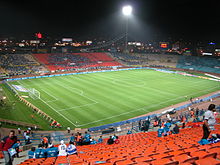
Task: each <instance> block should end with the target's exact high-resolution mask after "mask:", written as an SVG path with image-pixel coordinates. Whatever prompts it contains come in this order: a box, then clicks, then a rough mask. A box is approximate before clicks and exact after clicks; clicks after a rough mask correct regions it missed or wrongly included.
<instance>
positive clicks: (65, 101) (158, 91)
mask: <svg viewBox="0 0 220 165" xmlns="http://www.w3.org/2000/svg"><path fill="white" fill-rule="evenodd" d="M9 83H10V84H11V85H12V84H14V85H22V86H23V87H25V88H35V89H36V90H38V91H39V92H40V99H36V100H34V99H31V98H27V100H28V101H30V102H31V103H33V104H34V105H35V106H37V107H38V108H40V109H41V110H43V111H44V112H46V113H47V114H48V115H50V116H51V117H53V118H54V119H56V120H57V121H58V122H60V123H61V125H63V126H64V127H65V128H66V127H67V126H70V127H71V128H75V127H80V128H89V127H93V126H99V125H103V124H108V123H113V122H118V121H122V120H126V119H129V118H132V117H136V116H139V115H143V114H146V113H148V112H151V111H155V110H158V109H161V108H164V107H167V106H170V105H172V104H177V103H180V102H184V101H187V100H188V99H189V98H190V97H193V98H194V97H199V96H201V95H204V94H207V93H211V92H214V91H217V90H220V84H219V82H215V81H211V80H205V79H199V78H194V77H187V76H182V75H177V74H169V73H162V72H158V71H153V70H130V71H118V72H103V73H92V74H80V75H71V76H60V77H52V78H40V79H28V80H21V81H14V82H9ZM7 92H9V91H7ZM9 93H10V92H9ZM19 93H20V94H21V95H28V94H27V93H24V92H19ZM8 95H9V94H8ZM185 96H187V97H188V98H186V97H185ZM26 111H28V110H22V114H20V113H19V114H17V116H19V118H22V115H24V113H26ZM0 114H1V113H0ZM13 115H14V118H15V114H8V116H9V117H8V118H10V116H13ZM4 116H5V115H4ZM20 116H21V117H20ZM24 116H25V115H24ZM24 116H23V117H24ZM26 120H27V121H29V122H31V123H33V122H35V121H32V120H31V119H30V118H28V119H26ZM38 120H39V121H38V123H39V124H41V125H42V126H43V127H44V128H45V129H47V126H45V125H46V124H47V123H45V122H41V120H42V119H38Z"/></svg>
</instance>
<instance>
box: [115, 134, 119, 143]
mask: <svg viewBox="0 0 220 165" xmlns="http://www.w3.org/2000/svg"><path fill="white" fill-rule="evenodd" d="M114 143H115V144H118V143H120V141H119V139H118V136H116V139H115V140H114Z"/></svg>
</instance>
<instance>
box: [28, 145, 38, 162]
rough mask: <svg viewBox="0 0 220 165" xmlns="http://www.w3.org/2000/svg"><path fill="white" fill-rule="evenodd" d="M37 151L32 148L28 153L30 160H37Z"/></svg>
mask: <svg viewBox="0 0 220 165" xmlns="http://www.w3.org/2000/svg"><path fill="white" fill-rule="evenodd" d="M35 150H36V148H35V147H31V150H30V151H28V158H29V159H33V158H35Z"/></svg>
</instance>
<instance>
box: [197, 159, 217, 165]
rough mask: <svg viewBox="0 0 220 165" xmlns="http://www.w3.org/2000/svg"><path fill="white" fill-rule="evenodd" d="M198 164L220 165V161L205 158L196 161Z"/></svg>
mask: <svg viewBox="0 0 220 165" xmlns="http://www.w3.org/2000/svg"><path fill="white" fill-rule="evenodd" d="M195 163H196V165H220V161H219V160H216V159H215V158H211V157H208V158H204V159H199V160H196V161H195Z"/></svg>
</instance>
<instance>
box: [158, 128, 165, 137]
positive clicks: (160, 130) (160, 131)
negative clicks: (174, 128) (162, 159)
mask: <svg viewBox="0 0 220 165" xmlns="http://www.w3.org/2000/svg"><path fill="white" fill-rule="evenodd" d="M163 133H164V129H163V127H161V126H160V128H159V129H158V130H157V137H162V136H163Z"/></svg>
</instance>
